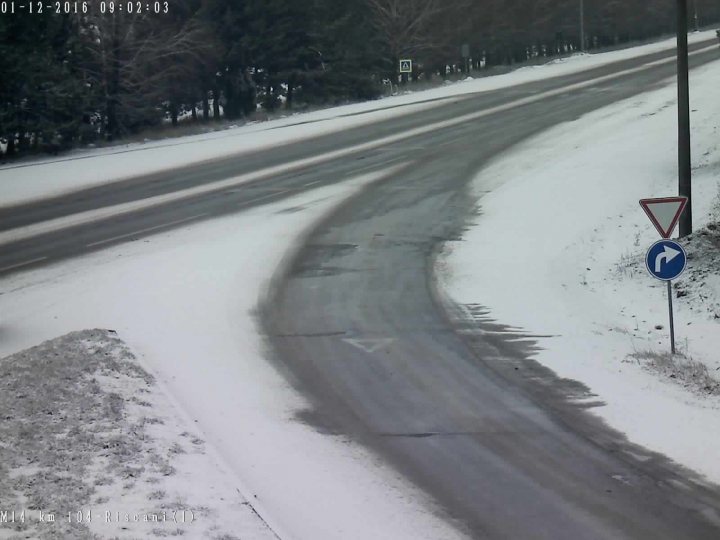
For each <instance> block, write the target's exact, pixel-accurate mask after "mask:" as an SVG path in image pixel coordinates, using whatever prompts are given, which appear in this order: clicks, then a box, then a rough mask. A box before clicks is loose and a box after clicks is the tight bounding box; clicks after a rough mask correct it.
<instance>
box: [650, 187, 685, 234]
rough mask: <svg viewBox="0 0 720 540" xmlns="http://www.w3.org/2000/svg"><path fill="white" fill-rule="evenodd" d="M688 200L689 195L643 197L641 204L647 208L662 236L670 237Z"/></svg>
mask: <svg viewBox="0 0 720 540" xmlns="http://www.w3.org/2000/svg"><path fill="white" fill-rule="evenodd" d="M687 202H688V199H687V197H665V198H664V199H642V200H641V201H640V206H642V208H643V210H645V213H646V214H647V215H648V217H649V218H650V221H652V223H653V225H655V228H656V229H657V231H658V232H659V233H660V236H662V237H663V238H670V235H672V233H673V231H674V230H675V227H676V226H677V222H678V220H679V219H680V216H681V215H682V213H683V210H685V206H686V205H687Z"/></svg>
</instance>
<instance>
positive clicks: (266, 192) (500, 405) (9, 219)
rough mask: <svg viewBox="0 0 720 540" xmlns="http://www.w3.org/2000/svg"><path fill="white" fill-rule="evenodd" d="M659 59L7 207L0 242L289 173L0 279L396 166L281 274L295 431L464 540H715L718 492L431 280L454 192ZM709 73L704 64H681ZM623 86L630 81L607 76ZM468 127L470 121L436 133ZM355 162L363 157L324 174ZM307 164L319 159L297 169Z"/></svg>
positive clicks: (45, 247) (3, 269)
mask: <svg viewBox="0 0 720 540" xmlns="http://www.w3.org/2000/svg"><path fill="white" fill-rule="evenodd" d="M695 48H697V46H695ZM671 56H672V53H659V54H657V55H652V56H651V57H645V58H643V59H641V60H637V59H636V60H628V61H625V62H622V63H619V64H615V65H613V66H608V67H603V68H598V69H596V70H592V71H588V72H584V73H580V74H575V75H570V76H567V77H560V78H554V79H548V80H545V81H541V82H537V83H531V84H527V85H522V86H519V87H514V88H510V89H504V90H499V91H494V92H486V93H482V94H477V95H472V96H469V97H467V98H462V99H454V100H450V102H448V103H444V104H442V105H439V106H436V107H433V108H430V109H428V110H427V111H424V112H421V113H417V114H412V115H410V114H408V115H406V116H404V117H401V118H399V119H397V120H393V121H388V122H382V123H378V124H373V125H369V126H364V127H361V128H357V129H353V130H348V131H346V132H343V133H341V134H333V135H332V136H326V137H319V138H316V139H312V140H310V141H304V142H302V143H299V144H292V145H286V146H283V147H281V148H277V149H274V150H273V151H272V152H258V153H254V154H247V155H240V156H234V157H230V158H228V159H224V160H219V161H217V162H213V163H211V164H203V165H202V166H198V167H188V168H185V169H182V170H177V171H171V172H166V173H163V174H157V175H152V176H149V177H146V178H142V179H137V180H131V181H128V182H124V183H122V184H118V185H112V186H105V187H99V188H94V189H91V190H86V191H85V192H83V193H76V194H72V195H69V196H65V197H59V198H57V199H54V200H51V201H46V202H42V203H36V204H30V205H25V206H23V207H14V208H5V209H2V210H0V232H1V233H2V234H5V233H12V232H13V230H15V229H17V228H18V227H28V226H30V227H32V226H35V225H37V224H39V223H42V222H43V221H45V220H49V219H57V218H61V217H63V216H69V215H73V214H76V213H78V212H86V211H89V210H95V209H97V208H106V207H110V206H112V205H116V204H121V203H128V202H131V201H137V200H143V199H148V198H150V197H155V196H158V195H166V194H171V193H177V192H179V190H182V189H187V188H193V187H196V186H198V185H201V184H202V185H206V186H211V185H212V182H217V181H220V180H223V179H226V178H231V177H234V176H238V175H242V174H248V173H251V172H253V171H261V170H262V169H263V168H266V167H268V166H269V164H272V165H273V166H274V165H281V164H288V170H286V171H284V172H282V173H278V174H272V175H270V176H268V177H266V178H263V179H259V180H257V181H254V182H250V183H249V184H245V185H242V186H239V187H238V188H234V189H218V190H211V191H208V192H206V193H203V194H201V195H197V196H193V197H188V198H185V199H182V200H175V201H173V202H170V203H167V204H158V205H156V206H153V207H150V208H145V209H143V210H140V211H138V212H132V213H128V214H125V215H122V216H116V217H112V218H109V219H104V220H101V221H96V222H94V223H91V224H86V225H78V226H73V227H68V228H63V229H59V230H56V231H49V232H45V233H42V234H38V235H36V236H30V237H27V238H24V239H22V240H18V241H10V242H6V243H4V244H3V245H0V276H2V275H3V274H8V273H11V272H16V271H20V270H21V269H24V268H28V267H31V266H36V265H41V264H47V263H49V262H52V261H56V260H60V259H62V258H66V257H72V256H77V255H79V254H82V253H86V252H88V251H92V250H94V249H101V248H103V247H105V246H108V245H112V244H113V243H117V242H123V241H127V240H129V239H134V238H138V237H141V236H143V235H147V234H153V233H154V232H157V231H159V230H166V229H167V228H171V227H173V226H176V225H178V224H180V223H189V222H191V221H193V220H200V219H207V218H210V217H213V216H218V215H222V214H227V213H232V212H237V211H240V210H242V209H244V208H249V207H252V206H257V205H261V204H267V203H270V202H273V201H276V200H279V199H282V198H285V197H288V196H291V195H293V194H296V193H299V192H301V191H305V190H309V189H315V188H317V187H320V186H322V185H325V184H330V183H335V182H339V181H342V180H343V179H346V178H349V177H351V176H353V175H357V174H359V173H361V172H369V171H371V170H382V169H385V168H387V167H388V166H389V165H390V164H404V167H403V168H402V169H401V170H399V171H398V172H395V173H394V174H392V175H391V176H389V177H388V178H386V179H385V180H382V181H380V182H378V183H376V184H374V185H373V186H371V187H370V188H368V189H366V190H365V191H364V192H363V193H361V194H359V195H358V196H356V197H354V198H352V199H351V200H350V201H348V202H347V203H345V204H343V205H342V207H340V208H338V209H337V210H336V211H335V212H334V213H333V214H332V215H331V216H329V217H328V218H327V219H326V220H325V221H324V222H323V223H322V224H321V225H319V226H318V227H317V228H316V229H315V230H314V231H313V232H312V233H311V234H310V235H309V236H308V237H307V238H306V239H305V240H306V241H305V243H304V244H303V246H302V247H301V248H300V250H299V251H298V253H297V255H296V257H295V258H294V260H293V261H292V264H290V265H288V266H287V267H286V268H284V269H283V270H282V272H280V273H279V274H278V276H276V279H275V287H274V290H273V294H272V295H271V297H270V298H269V299H268V301H267V303H266V305H265V306H264V310H263V324H264V327H265V330H266V334H267V338H268V341H269V343H270V344H271V345H272V348H273V351H274V358H275V361H277V362H278V365H279V366H281V368H282V369H283V370H284V372H285V373H286V374H287V376H288V377H289V379H290V380H291V381H292V382H293V384H294V385H295V386H296V387H297V388H299V389H300V390H301V391H302V392H304V393H306V394H307V395H308V396H309V397H310V398H311V399H312V400H313V403H314V404H315V406H314V408H313V409H312V410H311V411H307V412H306V413H304V414H303V415H301V418H300V419H301V420H302V421H305V422H308V423H311V424H313V425H315V426H317V428H318V429H322V430H326V431H330V432H342V433H346V434H348V435H350V436H352V437H354V438H355V439H356V440H358V441H359V442H361V443H362V444H365V445H367V446H368V447H370V448H372V449H374V450H376V451H377V452H379V453H380V454H381V455H383V456H385V457H386V459H388V460H389V461H390V462H391V463H393V464H394V465H395V466H396V467H397V468H398V470H400V471H401V472H402V473H403V474H405V475H406V476H407V477H408V478H410V479H411V480H412V481H414V482H415V483H417V484H418V485H419V486H421V487H423V488H424V489H425V490H427V492H428V493H430V494H431V495H432V496H433V497H434V498H435V500H436V501H437V502H438V503H439V505H440V507H441V508H443V511H444V512H445V513H446V516H447V517H448V519H451V520H453V521H454V522H455V523H456V524H457V525H458V526H459V527H461V528H463V529H464V530H466V531H467V532H468V533H469V534H470V535H471V536H472V537H473V538H478V539H493V540H494V539H513V540H518V539H552V540H564V539H568V540H569V539H572V540H577V539H607V540H610V539H612V540H620V539H643V540H648V539H653V540H655V539H668V540H669V539H674V540H677V539H713V540H715V539H717V538H720V492H718V491H717V490H716V488H715V487H713V486H708V485H704V484H703V483H702V482H701V480H700V479H698V478H696V477H695V475H693V474H692V473H691V472H689V471H683V470H680V469H679V468H678V467H676V466H674V465H673V464H671V463H669V462H668V460H666V459H665V458H664V457H663V456H661V455H657V454H654V453H652V452H650V451H648V450H646V449H643V448H638V447H635V446H633V445H632V444H631V443H629V442H628V441H626V440H624V439H623V437H622V436H621V435H620V434H618V433H615V432H613V431H612V430H610V429H608V428H606V427H604V426H602V425H600V424H599V422H597V421H596V420H593V418H592V417H591V416H590V415H589V414H587V412H586V411H585V410H584V409H583V408H582V407H581V406H579V405H576V404H574V401H573V399H572V398H574V397H577V396H578V395H584V393H585V392H586V390H585V389H584V388H582V386H581V385H578V384H573V383H572V382H571V381H560V380H557V379H555V378H554V376H553V374H552V373H550V372H548V371H547V370H544V369H543V368H542V367H541V366H538V365H537V364H535V363H534V362H533V361H531V360H530V359H529V358H528V355H529V352H530V351H529V350H528V348H529V346H528V344H527V343H525V344H523V345H518V344H517V343H516V342H514V341H512V340H510V339H509V338H508V337H507V336H505V335H503V333H502V332H501V331H498V330H502V327H501V326H500V325H499V324H497V323H494V322H492V321H491V320H490V319H489V316H491V315H492V314H489V315H488V314H483V313H482V312H481V310H478V309H476V310H475V311H476V313H475V315H472V311H471V310H468V309H464V308H463V307H462V306H453V305H451V304H449V303H448V302H447V300H446V299H444V298H443V297H442V295H441V293H440V292H439V291H437V290H436V287H435V281H434V278H433V256H434V254H435V253H436V252H437V250H438V249H442V245H443V242H444V241H445V240H447V239H449V238H455V237H457V235H458V234H460V233H461V231H462V228H463V226H464V223H465V220H466V218H467V217H468V216H470V215H471V214H472V212H473V211H474V201H472V200H471V199H470V198H469V197H468V196H467V191H466V189H467V183H468V181H469V180H470V179H471V178H472V177H473V176H474V174H475V173H476V172H477V171H478V170H479V169H480V168H482V166H483V165H484V164H485V163H486V162H487V161H488V160H489V159H490V158H492V157H494V156H496V155H497V154H498V153H500V152H502V151H504V150H506V149H508V148H510V147H511V146H513V145H515V144H517V143H518V142H520V141H522V140H523V139H525V138H527V137H529V136H532V135H534V134H537V133H540V132H541V131H543V130H545V129H547V128H549V127H551V126H553V125H556V124H558V123H560V122H571V121H573V120H575V119H577V118H578V117H580V116H582V115H583V114H585V113H587V112H589V111H591V110H594V109H597V108H599V107H602V106H605V105H608V104H611V103H613V102H615V101H617V100H620V99H623V98H627V97H631V96H633V95H636V94H638V93H640V92H643V91H647V90H652V89H653V88H655V87H657V86H659V85H661V84H662V83H663V82H665V81H667V79H668V78H670V77H672V76H673V74H674V72H675V65H674V63H672V62H671V63H664V64H655V65H652V66H650V67H648V68H647V69H642V70H640V69H638V68H639V66H641V65H643V64H647V63H649V62H654V61H657V60H661V59H663V58H669V57H671ZM718 59H720V49H718V48H715V49H713V50H711V51H708V52H703V53H700V54H698V55H695V56H693V57H692V59H691V65H692V66H697V65H700V64H704V63H707V62H709V61H713V60H718ZM623 70H631V71H630V72H626V73H624V74H621V75H618V76H612V75H613V74H617V73H618V72H621V71H623ZM600 77H603V78H602V79H599V80H598V78H600ZM590 80H593V81H594V82H592V83H589V84H586V85H583V84H582V83H584V82H586V81H590ZM578 85H580V86H578ZM520 100H524V101H520ZM479 111H485V112H484V113H483V114H482V115H481V116H477V117H476V118H474V119H473V120H471V121H462V122H458V123H457V124H456V125H451V124H452V122H450V123H447V121H448V120H452V119H462V117H463V116H465V115H469V114H475V113H478V112H479ZM442 121H445V122H446V124H444V125H442V126H439V127H437V128H436V129H430V130H426V131H424V132H422V133H420V132H418V133H416V134H415V135H414V136H412V137H400V136H399V134H401V133H404V132H407V131H409V130H413V129H419V128H423V127H425V126H428V125H432V124H435V123H438V122H442ZM392 136H394V137H395V140H392V141H391V142H388V143H387V144H385V143H383V144H379V145H376V146H373V142H377V141H379V140H382V139H383V138H384V137H392ZM358 145H366V146H364V147H362V148H359V149H357V151H355V150H353V151H350V152H348V153H346V154H344V155H341V156H336V157H332V152H338V151H343V150H345V149H347V148H349V147H355V146H358ZM368 145H369V146H368ZM324 156H329V157H328V159H325V158H324ZM308 157H318V160H317V162H314V163H312V164H310V165H307V164H306V165H302V166H298V167H296V166H294V165H293V164H296V163H297V162H298V161H299V160H302V159H307V158H308ZM0 238H2V237H1V236H0ZM488 286H492V284H488ZM469 313H470V314H471V315H468V314H469ZM510 322H511V321H510ZM688 444H691V442H688Z"/></svg>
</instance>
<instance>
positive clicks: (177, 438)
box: [0, 330, 276, 540]
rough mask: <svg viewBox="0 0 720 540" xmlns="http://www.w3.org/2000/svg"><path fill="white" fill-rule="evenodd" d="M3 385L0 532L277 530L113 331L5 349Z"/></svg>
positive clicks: (238, 533)
mask: <svg viewBox="0 0 720 540" xmlns="http://www.w3.org/2000/svg"><path fill="white" fill-rule="evenodd" d="M0 388H1V389H2V391H0V409H1V410H2V411H3V417H2V418H0V440H1V441H2V445H1V446H0V457H1V458H2V459H0V502H1V503H2V504H1V506H2V511H4V512H10V513H11V515H10V518H9V519H7V520H6V522H2V520H0V538H16V539H20V538H33V539H55V538H68V539H69V538H72V539H73V540H81V539H86V538H87V539H90V538H94V537H93V534H96V535H98V536H97V537H95V538H98V537H99V538H102V537H108V536H111V537H113V538H118V539H122V538H134V539H140V538H157V537H158V536H179V535H188V536H191V537H192V538H218V537H223V538H238V537H240V538H242V539H243V540H245V539H247V540H250V539H256V540H271V539H274V538H276V537H275V536H274V535H273V533H272V531H271V530H270V529H269V528H268V527H267V526H266V525H265V524H264V523H263V522H262V520H260V519H259V518H258V516H257V515H256V514H255V513H254V512H253V511H252V508H251V507H250V506H248V502H247V500H245V499H244V498H243V497H242V496H241V495H240V494H239V493H238V492H237V490H236V489H235V487H234V486H233V485H232V482H229V481H228V479H227V478H226V476H225V474H224V472H223V470H222V468H221V467H220V466H218V464H217V463H216V458H215V457H214V456H213V455H212V453H207V452H206V451H205V442H204V441H203V440H202V439H201V438H200V437H199V436H198V434H197V433H196V428H195V426H194V424H193V423H192V422H191V421H189V420H188V419H187V418H182V417H181V416H180V415H179V414H178V411H176V410H175V409H174V408H173V407H172V405H171V404H170V402H168V400H167V398H166V397H165V396H163V394H162V392H161V391H160V390H159V389H158V387H157V385H156V384H155V381H154V378H153V377H152V376H151V375H149V374H148V373H147V372H146V371H144V370H143V369H142V368H141V367H140V366H139V365H138V364H137V362H136V360H135V358H134V356H133V354H132V352H131V351H130V350H129V349H128V348H127V347H126V346H125V345H124V344H123V343H122V341H121V340H120V339H118V338H117V337H116V336H115V333H114V332H112V331H103V330H88V331H82V332H74V333H71V334H68V335H66V336H62V337H59V338H56V339H53V340H49V341H46V342H45V343H43V344H41V345H39V346H37V347H33V348H31V349H27V350H25V351H22V352H19V353H16V354H14V355H11V356H8V357H6V358H3V359H2V360H0Z"/></svg>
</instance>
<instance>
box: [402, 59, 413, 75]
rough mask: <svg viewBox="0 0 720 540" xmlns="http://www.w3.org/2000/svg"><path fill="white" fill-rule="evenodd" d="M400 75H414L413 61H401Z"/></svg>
mask: <svg viewBox="0 0 720 540" xmlns="http://www.w3.org/2000/svg"><path fill="white" fill-rule="evenodd" d="M400 73H412V60H400Z"/></svg>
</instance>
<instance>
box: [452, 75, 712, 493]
mask: <svg viewBox="0 0 720 540" xmlns="http://www.w3.org/2000/svg"><path fill="white" fill-rule="evenodd" d="M718 87H720V63H718V62H715V63H712V64H709V65H706V66H705V67H702V68H699V69H697V70H694V71H693V72H692V73H691V108H692V115H691V118H692V130H693V168H694V173H693V174H694V177H693V196H694V199H693V215H694V220H695V224H694V225H695V228H696V231H697V232H696V234H694V235H693V238H692V239H690V240H686V239H684V240H683V242H684V243H685V245H686V246H687V249H688V251H689V256H690V261H689V264H688V270H687V271H686V273H685V274H684V275H683V276H681V278H680V279H678V280H677V282H676V283H677V287H676V288H675V289H674V291H675V294H673V296H674V298H673V300H674V302H675V324H676V336H677V343H678V347H679V350H680V351H681V352H682V355H678V356H677V357H675V358H672V359H668V358H667V356H668V355H666V353H667V352H669V350H670V342H669V336H668V308H667V304H668V302H667V296H666V285H665V284H664V283H661V282H658V281H656V280H655V279H653V278H652V277H650V276H649V275H648V273H647V271H646V270H645V267H644V255H645V252H646V251H647V249H648V248H649V246H650V245H651V244H652V243H653V242H654V241H655V240H657V239H658V234H657V232H656V231H655V229H654V228H653V227H652V225H651V223H650V221H649V220H648V219H647V217H646V216H645V214H644V212H643V211H642V209H641V207H640V205H639V204H638V201H639V200H640V199H643V198H649V197H661V196H670V195H674V194H677V161H676V160H677V146H676V145H677V107H676V88H675V86H674V85H670V86H668V87H666V88H664V89H661V90H659V91H656V92H653V93H649V94H645V95H641V96H638V97H636V98H632V99H630V100H627V101H624V102H621V103H619V104H616V105H613V106H611V107H608V108H606V109H602V110H599V111H597V112H594V113H591V114H588V115H586V116H585V117H583V118H581V119H579V120H576V121H573V122H569V123H567V124H564V125H561V126H558V127H556V128H554V129H552V130H550V131H549V132H547V133H544V134H542V135H541V136H538V137H535V138H533V139H532V140H529V141H527V142H526V143H524V144H522V145H521V146H519V147H517V148H515V149H514V150H512V151H510V152H509V153H507V154H506V155H503V156H500V157H498V159H496V160H495V162H494V163H492V164H491V165H490V166H488V167H487V168H486V169H485V170H483V171H481V172H480V173H479V175H478V177H477V179H476V180H475V182H474V184H473V187H474V189H475V190H476V193H477V196H478V198H479V217H477V218H476V225H475V226H473V227H471V228H470V230H469V231H468V232H467V233H466V234H465V235H464V238H463V240H462V241H460V242H452V243H449V244H447V245H446V246H445V250H444V254H443V255H442V256H441V257H440V263H441V264H442V269H443V272H442V273H440V274H439V277H440V279H441V281H442V285H443V288H444V291H445V293H446V294H447V295H449V298H451V299H452V300H453V301H454V302H457V303H458V304H480V305H482V306H483V307H485V308H487V309H488V310H489V316H490V317H492V318H493V319H494V320H497V321H499V322H500V323H503V324H508V325H512V326H513V327H520V328H522V329H523V331H527V332H531V333H533V334H535V335H543V336H554V337H548V338H538V339H539V348H538V349H537V352H536V356H535V359H536V360H538V361H539V362H540V363H542V364H544V365H546V366H548V367H550V368H551V369H553V370H555V371H556V372H557V373H558V375H559V376H560V377H566V378H570V379H575V380H579V381H582V382H583V383H585V384H586V385H587V386H588V387H590V389H591V391H592V392H593V393H594V394H597V395H598V396H599V399H601V400H603V401H604V402H606V405H605V406H603V407H599V408H595V409H594V411H595V412H596V414H598V415H600V416H601V417H602V418H604V419H605V420H606V421H607V422H608V423H609V424H610V425H612V426H614V427H615V428H617V429H619V430H620V431H621V432H623V433H626V434H627V435H628V437H629V438H630V439H631V440H632V441H633V442H635V443H639V444H643V445H646V446H647V447H649V448H651V449H653V450H656V451H659V452H662V453H665V454H666V455H668V456H669V457H670V458H672V459H675V460H676V461H678V462H680V463H682V464H683V465H686V466H689V467H691V468H694V469H696V470H697V471H698V472H700V473H702V474H704V475H706V476H707V477H708V478H709V479H711V480H713V481H715V482H718V481H720V462H718V460H717V459H716V456H717V455H718V452H719V451H720V432H718V430H716V429H714V428H713V426H716V425H717V424H718V421H720V399H718V397H717V396H716V395H713V394H716V392H715V391H714V390H713V389H712V388H713V384H712V382H708V380H709V381H712V380H720V376H719V374H720V320H719V319H717V318H716V317H715V309H716V306H717V305H718V301H719V300H720V266H718V261H719V260H720V242H718V241H717V236H716V231H717V228H714V225H712V223H710V222H711V221H712V220H713V219H717V216H718V214H717V212H718V208H720V207H719V206H718V205H717V201H718V198H717V197H718V192H719V189H720V144H718V137H719V136H720V101H718V99H717V89H718ZM493 188H494V189H493ZM487 190H492V192H491V193H489V194H487V195H484V196H482V195H481V193H482V192H484V191H487ZM706 226H707V228H705V229H704V231H703V230H701V229H703V228H704V227H706ZM713 239H714V240H713ZM683 291H685V292H683ZM540 347H541V348H540ZM700 365H702V366H704V367H699V366H700ZM658 370H659V371H660V372H662V373H664V376H662V377H658ZM705 374H707V377H709V378H710V379H707V380H705V379H704V377H705ZM671 375H674V376H671ZM698 378H699V379H703V380H704V382H705V384H700V385H698V384H695V383H693V382H692V380H693V379H698ZM706 387H709V388H710V389H709V390H708V389H706Z"/></svg>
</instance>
